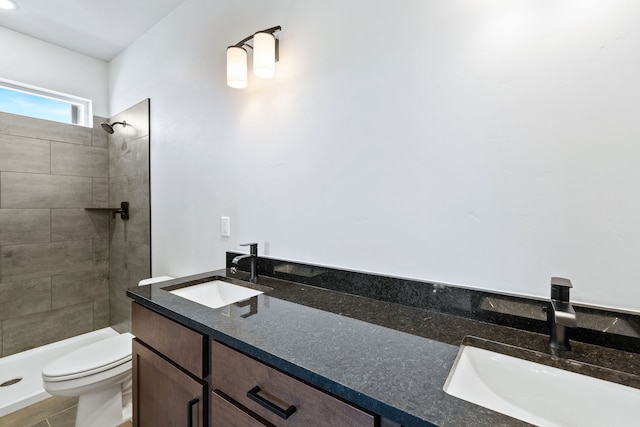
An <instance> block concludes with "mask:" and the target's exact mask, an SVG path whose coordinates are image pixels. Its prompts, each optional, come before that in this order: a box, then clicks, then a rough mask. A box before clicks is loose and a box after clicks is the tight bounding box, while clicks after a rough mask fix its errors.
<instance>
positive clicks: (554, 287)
mask: <svg viewBox="0 0 640 427" xmlns="http://www.w3.org/2000/svg"><path fill="white" fill-rule="evenodd" d="M571 288H573V285H571V280H569V279H565V278H563V277H552V278H551V299H552V300H556V301H562V302H569V289H571Z"/></svg>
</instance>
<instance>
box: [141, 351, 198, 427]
mask: <svg viewBox="0 0 640 427" xmlns="http://www.w3.org/2000/svg"><path fill="white" fill-rule="evenodd" d="M132 356H133V425H134V427H158V426H163V427H165V426H166V427H173V426H175V427H185V426H187V427H204V426H205V425H206V424H205V418H206V415H205V410H206V408H205V403H204V397H205V396H206V385H205V384H203V383H202V382H201V381H198V380H196V379H194V378H192V377H191V376H189V375H187V374H186V373H184V372H183V371H181V370H180V369H178V368H177V367H176V366H174V365H173V364H172V363H171V362H169V361H168V360H166V359H164V358H163V357H162V356H160V355H159V354H157V353H156V352H154V351H153V350H151V349H150V348H148V347H147V346H145V345H144V344H142V342H140V341H139V340H138V339H134V340H133V345H132Z"/></svg>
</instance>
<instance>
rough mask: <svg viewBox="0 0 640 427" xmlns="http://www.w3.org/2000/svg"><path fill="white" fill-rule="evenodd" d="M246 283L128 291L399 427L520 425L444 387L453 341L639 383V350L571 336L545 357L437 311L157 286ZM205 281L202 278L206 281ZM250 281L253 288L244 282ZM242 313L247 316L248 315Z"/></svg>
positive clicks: (533, 338) (271, 288)
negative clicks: (192, 295) (220, 303)
mask: <svg viewBox="0 0 640 427" xmlns="http://www.w3.org/2000/svg"><path fill="white" fill-rule="evenodd" d="M214 276H219V277H220V278H223V279H224V280H227V281H230V282H233V283H237V284H242V285H248V283H247V282H243V281H239V280H238V279H237V277H244V276H243V273H242V272H238V274H237V275H232V274H230V272H229V270H218V271H214V272H208V273H203V274H199V275H194V276H189V277H185V278H181V279H175V280H172V281H168V282H163V283H159V284H154V285H150V286H143V287H138V288H132V289H129V290H128V291H127V295H129V296H130V297H131V298H133V299H134V300H135V301H137V302H138V303H140V304H142V305H144V306H146V307H148V308H151V309H153V310H155V311H158V312H160V313H162V314H164V315H166V316H167V317H169V318H172V319H174V320H177V321H179V322H181V323H183V324H185V325H187V326H189V327H191V328H193V329H195V330H197V331H200V332H202V333H204V334H206V335H209V336H210V337H212V338H214V339H217V340H219V341H221V342H223V343H225V344H227V345H230V346H232V347H234V348H236V349H238V350H240V351H242V352H244V353H246V354H249V355H250V356H252V357H254V358H256V359H258V360H260V361H262V362H265V363H267V364H269V365H272V366H274V367H276V368H278V369H280V370H282V371H284V372H287V373H289V374H291V375H293V376H295V377H298V378H300V379H302V380H303V381H306V382H308V383H310V384H313V385H314V386H316V387H319V388H321V389H323V390H326V391H327V392H329V393H331V394H333V395H336V396H338V397H341V398H343V399H346V400H348V401H351V402H353V403H355V404H356V405H358V406H361V407H363V408H365V409H367V410H369V411H371V412H374V413H377V414H380V415H383V416H385V417H387V418H390V419H392V420H394V421H396V422H398V423H401V424H402V425H403V426H406V427H410V426H431V425H437V426H465V425H473V426H478V427H482V426H520V425H522V426H524V425H528V424H526V423H524V422H521V421H519V420H516V419H513V418H511V417H508V416H505V415H502V414H499V413H496V412H494V411H491V410H489V409H486V408H483V407H481V406H478V405H475V404H472V403H469V402H466V401H464V400H461V399H458V398H456V397H453V396H450V395H448V394H446V393H445V392H444V391H443V389H442V387H443V385H444V383H445V380H446V378H447V376H448V374H449V371H450V369H451V367H452V365H453V362H454V360H455V358H456V355H457V353H458V351H459V347H460V344H461V343H462V341H463V340H464V339H465V337H467V336H473V337H476V338H466V342H465V343H467V344H472V345H475V346H479V347H484V348H487V349H490V350H493V351H500V352H503V353H505V354H510V355H515V356H517V357H522V358H525V359H529V360H534V361H536V362H538V363H545V364H548V365H553V366H557V367H562V368H565V369H570V370H572V371H574V372H579V373H586V374H588V375H592V376H596V377H600V378H603V379H607V380H611V381H616V382H619V383H622V384H626V385H630V386H634V387H637V388H640V354H638V353H635V352H625V351H621V350H619V349H612V348H607V347H603V346H598V345H594V344H588V343H583V342H572V345H573V351H572V352H570V353H569V354H551V353H550V350H549V347H548V336H546V335H544V334H541V333H536V332H530V331H526V330H523V329H518V328H512V327H508V326H503V325H497V324H493V323H489V322H485V321H480V320H476V319H470V318H465V317H462V316H456V315H452V314H447V313H442V312H438V311H435V310H426V309H422V308H416V307H410V306H406V305H402V304H397V303H393V302H386V301H381V300H378V299H373V298H366V297H362V296H357V295H352V294H347V293H343V292H337V291H333V290H328V289H324V288H318V287H315V286H311V285H308V284H300V283H295V282H291V281H286V280H280V279H276V278H272V277H266V276H261V277H260V278H259V280H258V285H260V286H264V287H265V288H262V290H265V291H266V292H265V294H263V295H260V296H258V297H256V299H253V300H252V301H253V303H252V304H245V303H242V304H232V305H229V306H226V307H222V308H219V309H211V308H208V307H205V306H202V305H200V304H197V303H194V302H191V301H189V300H186V299H183V298H180V297H177V296H174V295H172V294H170V293H169V292H168V291H166V290H163V289H162V288H166V287H168V286H172V288H173V285H175V287H180V285H181V284H184V283H192V282H193V281H198V280H199V281H208V280H211V279H210V278H211V277H214ZM205 279H206V280H205ZM249 286H253V285H251V284H249ZM247 315H248V316H247Z"/></svg>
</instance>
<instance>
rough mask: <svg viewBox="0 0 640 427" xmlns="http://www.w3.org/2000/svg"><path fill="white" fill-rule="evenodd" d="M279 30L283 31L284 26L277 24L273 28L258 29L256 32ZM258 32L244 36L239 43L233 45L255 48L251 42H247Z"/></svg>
mask: <svg viewBox="0 0 640 427" xmlns="http://www.w3.org/2000/svg"><path fill="white" fill-rule="evenodd" d="M277 31H282V27H281V26H280V25H277V26H275V27H271V28H267V29H266V30H262V31H256V33H269V34H273V33H275V32H277ZM256 33H253V34H251V35H250V36H247V37H245V38H243V39H242V40H240V41H239V42H238V43H236V44H234V45H233V46H235V47H242V46H247V47H250V48H251V49H253V46H251V45H250V44H247V42H248V41H249V40H251V39H253V37H254V36H255V35H256Z"/></svg>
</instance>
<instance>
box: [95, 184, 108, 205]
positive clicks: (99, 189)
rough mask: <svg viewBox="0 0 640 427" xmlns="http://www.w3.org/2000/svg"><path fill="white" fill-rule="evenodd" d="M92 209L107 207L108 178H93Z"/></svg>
mask: <svg viewBox="0 0 640 427" xmlns="http://www.w3.org/2000/svg"><path fill="white" fill-rule="evenodd" d="M92 188H93V205H92V206H93V207H94V208H108V207H109V178H93V187H92Z"/></svg>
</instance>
